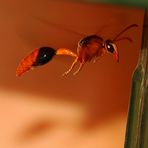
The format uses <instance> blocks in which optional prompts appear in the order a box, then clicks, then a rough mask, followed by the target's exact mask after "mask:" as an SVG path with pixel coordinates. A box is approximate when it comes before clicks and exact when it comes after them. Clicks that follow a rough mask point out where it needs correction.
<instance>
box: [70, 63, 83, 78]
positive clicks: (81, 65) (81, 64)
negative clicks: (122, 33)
mask: <svg viewBox="0 0 148 148" xmlns="http://www.w3.org/2000/svg"><path fill="white" fill-rule="evenodd" d="M84 64H85V62H82V63H80V66H79V68H78V70H77V71H76V72H74V73H73V75H76V74H77V73H79V72H80V70H81V69H82V67H83V66H84Z"/></svg>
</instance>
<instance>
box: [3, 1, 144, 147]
mask: <svg viewBox="0 0 148 148" xmlns="http://www.w3.org/2000/svg"><path fill="white" fill-rule="evenodd" d="M0 10H1V13H0V18H1V23H0V32H1V40H0V43H1V54H0V66H1V69H0V118H1V121H0V147H1V148H49V147H50V148H123V145H124V136H125V128H126V120H127V111H128V101H129V96H130V87H131V78H132V73H133V70H134V69H135V66H136V63H137V60H138V54H139V49H140V44H141V34H142V24H143V10H142V9H137V8H130V7H129V8H127V7H121V6H120V7H119V6H112V5H102V4H100V5H98V4H90V3H76V2H75V3H74V2H64V1H48V0H42V1H39V0H36V1H35V0H30V1H29V0H27V1H25V0H22V1H19V0H13V1H8V0H5V1H4V0H1V1H0ZM52 23H54V24H57V25H53V24H52ZM133 23H136V24H138V25H139V27H138V28H133V29H131V30H128V31H127V32H125V33H124V35H123V36H128V37H131V38H132V39H133V42H132V43H129V42H128V41H121V42H118V44H117V46H118V48H119V54H120V62H119V64H118V63H115V62H114V60H113V58H112V56H111V55H106V56H104V57H103V58H102V59H101V60H99V61H98V62H97V63H95V64H93V63H90V64H87V65H86V66H85V67H84V68H83V70H82V71H81V72H80V73H79V74H78V75H76V76H73V75H71V74H70V75H69V76H68V77H62V74H63V73H64V72H65V71H66V70H67V69H68V68H69V67H70V65H71V63H72V61H73V59H71V58H69V57H56V58H55V59H54V60H53V61H51V62H50V63H49V64H47V65H45V66H43V67H39V68H37V69H34V70H32V71H29V72H28V73H26V74H24V75H23V76H22V77H20V78H18V77H16V76H15V70H16V68H17V65H18V63H19V61H20V60H21V58H23V57H24V56H26V54H28V53H29V52H31V51H32V50H33V49H35V48H38V47H41V46H51V47H53V48H59V47H67V48H70V49H72V50H73V51H75V52H76V47H77V43H78V41H79V40H80V39H81V38H83V37H84V36H83V35H82V34H86V35H90V34H94V33H95V32H97V31H98V32H99V35H100V36H102V37H103V38H104V39H108V38H109V39H112V38H114V37H115V36H116V35H117V34H118V33H119V32H120V31H121V30H123V29H124V28H125V27H127V26H128V25H131V24H133ZM63 28H67V29H68V30H72V31H75V32H78V33H73V32H72V31H68V30H66V29H63Z"/></svg>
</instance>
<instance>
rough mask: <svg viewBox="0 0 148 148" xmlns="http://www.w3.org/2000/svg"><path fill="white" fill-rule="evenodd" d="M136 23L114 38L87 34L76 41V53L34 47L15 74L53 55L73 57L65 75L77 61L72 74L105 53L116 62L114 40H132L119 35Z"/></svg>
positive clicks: (46, 60)
mask: <svg viewBox="0 0 148 148" xmlns="http://www.w3.org/2000/svg"><path fill="white" fill-rule="evenodd" d="M137 26H138V25H137V24H132V25H130V26H128V27H126V28H125V29H124V30H122V31H121V32H120V33H119V34H118V35H117V36H116V37H115V38H114V39H112V40H111V39H107V40H104V39H103V38H102V37H100V36H98V35H97V34H94V35H89V36H86V37H84V38H82V39H81V40H80V41H79V42H78V46H77V54H75V53H74V52H72V51H71V50H70V49H67V48H60V49H57V50H55V49H53V48H51V47H41V48H39V49H35V50H34V51H33V52H32V53H31V54H29V55H28V56H26V57H25V58H24V59H23V60H22V61H21V62H20V64H19V66H18V68H17V70H16V76H21V75H22V74H23V73H24V72H26V71H28V70H30V69H31V68H32V67H37V66H41V65H44V64H46V63H48V62H49V61H50V60H51V59H52V58H53V57H54V56H55V55H68V56H72V57H74V58H75V60H74V62H73V63H72V65H71V67H70V68H69V69H68V71H66V72H65V73H64V74H63V75H67V74H68V73H70V72H71V70H72V69H73V68H74V66H75V65H76V63H77V62H79V63H80V66H79V68H78V70H77V71H76V72H74V75H75V74H77V73H78V72H79V71H80V70H81V69H82V67H83V66H84V64H85V63H86V62H90V61H92V60H93V61H94V62H96V61H97V59H98V58H100V57H102V56H103V55H105V54H106V53H109V54H112V55H113V58H114V60H115V61H116V62H119V52H118V49H117V45H116V42H118V41H120V40H128V41H132V39H131V38H129V37H120V36H121V34H123V33H124V32H125V31H127V30H128V29H130V28H132V27H137Z"/></svg>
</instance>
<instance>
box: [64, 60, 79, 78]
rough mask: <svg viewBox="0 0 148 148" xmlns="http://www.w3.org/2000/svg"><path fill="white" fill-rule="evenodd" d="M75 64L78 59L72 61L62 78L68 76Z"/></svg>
mask: <svg viewBox="0 0 148 148" xmlns="http://www.w3.org/2000/svg"><path fill="white" fill-rule="evenodd" d="M77 62H78V57H77V58H76V59H75V60H74V62H73V63H72V65H71V67H70V68H69V69H68V70H67V71H66V72H65V73H64V74H63V76H66V75H68V74H69V73H70V72H71V70H72V69H73V68H74V66H75V65H76V63H77Z"/></svg>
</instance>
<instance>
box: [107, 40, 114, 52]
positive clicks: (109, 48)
mask: <svg viewBox="0 0 148 148" xmlns="http://www.w3.org/2000/svg"><path fill="white" fill-rule="evenodd" d="M105 44H106V46H105V47H106V49H107V51H108V52H110V53H113V52H114V51H115V44H114V43H112V41H110V40H106V43H105Z"/></svg>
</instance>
